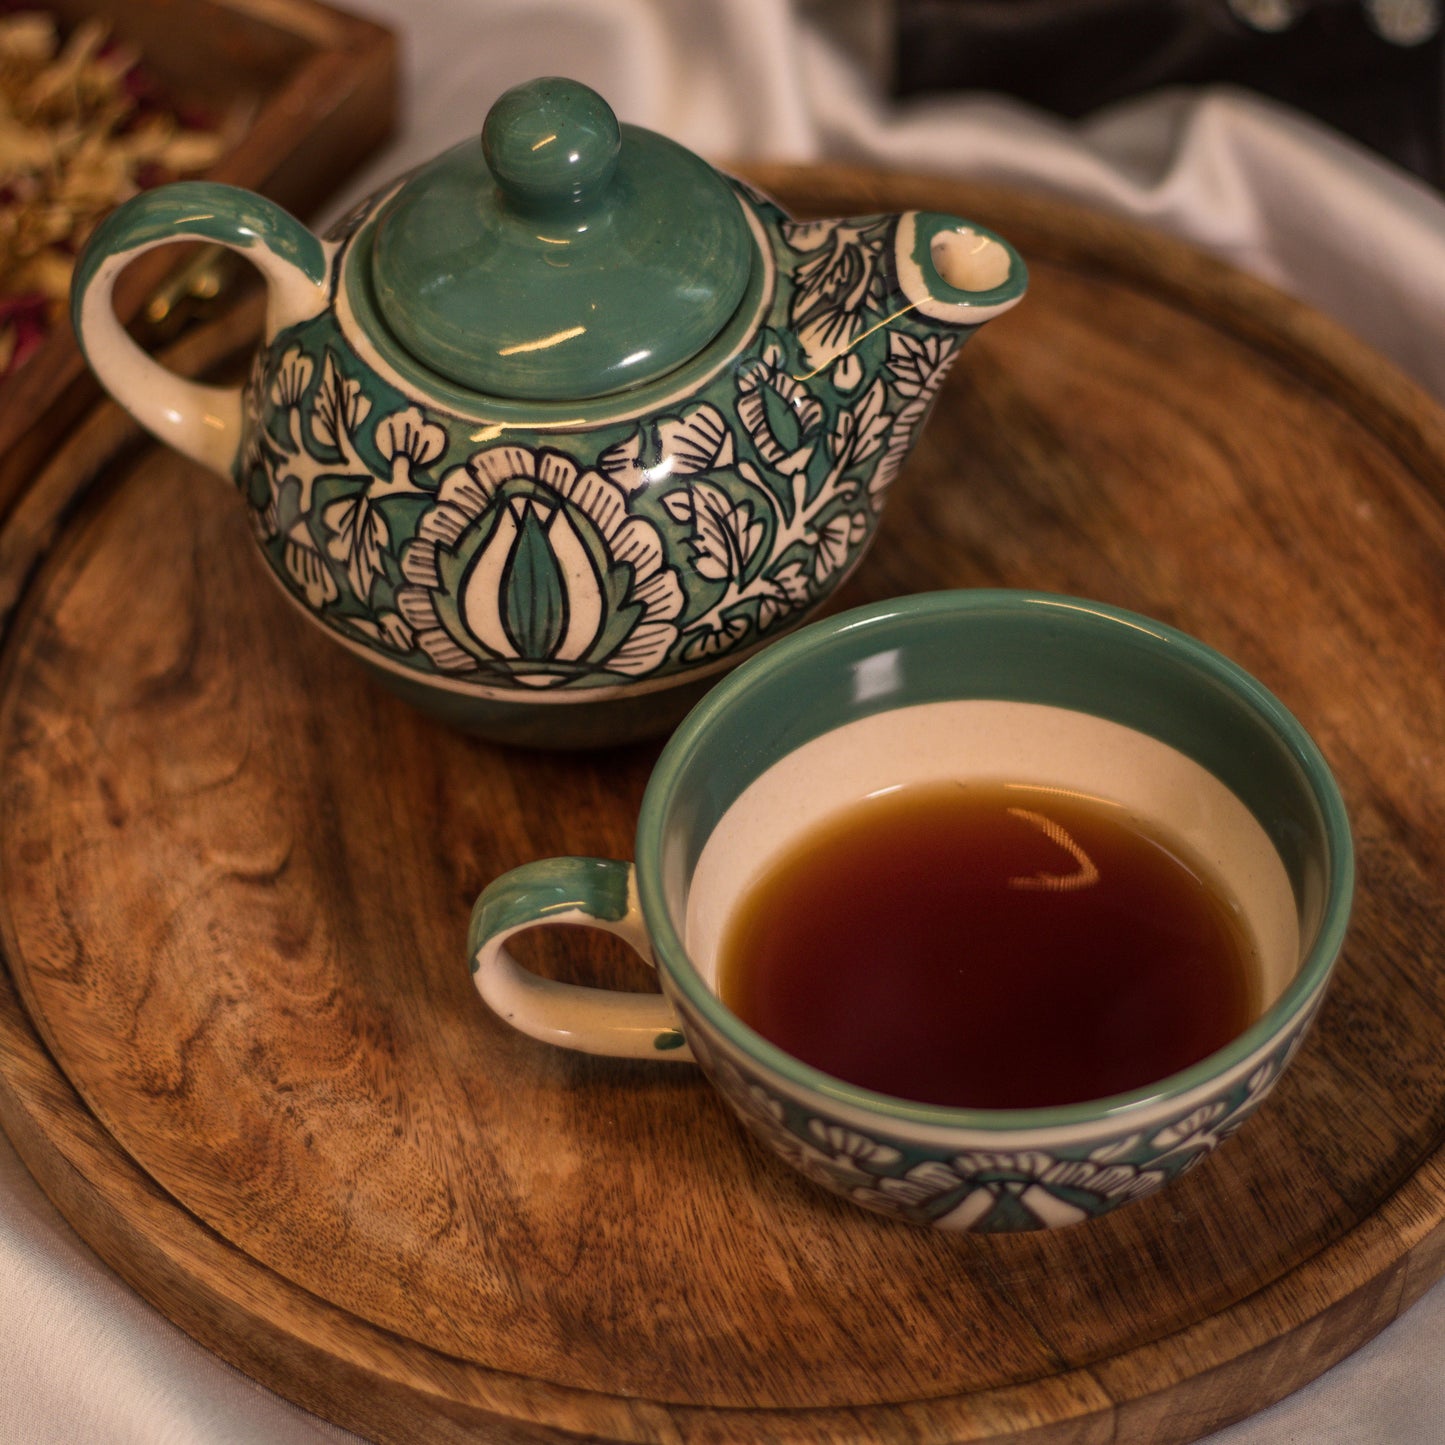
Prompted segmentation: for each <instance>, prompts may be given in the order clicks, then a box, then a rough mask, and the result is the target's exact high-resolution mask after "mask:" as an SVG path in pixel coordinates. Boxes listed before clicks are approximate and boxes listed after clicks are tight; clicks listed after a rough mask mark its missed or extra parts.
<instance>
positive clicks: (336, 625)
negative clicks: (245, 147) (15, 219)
mask: <svg viewBox="0 0 1445 1445" xmlns="http://www.w3.org/2000/svg"><path fill="white" fill-rule="evenodd" d="M178 240H199V241H209V242H219V243H221V244H222V245H225V246H228V247H231V248H233V249H235V250H237V251H240V252H242V253H243V254H244V255H245V256H246V257H247V258H248V259H249V260H250V261H252V262H253V263H254V264H255V265H256V266H257V268H258V269H259V270H260V271H261V272H262V274H263V275H264V277H265V279H266V282H267V284H268V288H269V304H268V311H267V328H266V337H265V340H264V344H263V345H262V347H261V348H260V350H259V352H258V354H257V356H256V359H255V363H254V366H253V368H252V371H251V375H250V379H249V381H248V382H247V383H246V385H245V386H244V387H239V388H232V387H215V386H207V385H202V384H200V383H197V382H193V381H188V380H184V379H182V378H181V377H178V376H176V375H175V374H174V373H172V372H169V371H167V370H166V369H164V368H163V367H162V366H161V365H160V364H159V363H157V362H156V361H154V360H152V359H150V358H149V357H148V356H146V355H145V354H144V353H143V352H142V351H141V350H140V349H139V348H138V347H137V346H136V345H135V343H134V342H133V341H132V340H131V339H130V338H129V337H128V336H127V334H126V332H125V331H124V329H123V328H122V327H121V326H120V324H119V323H118V321H117V319H116V316H115V312H114V308H113V306H112V302H111V291H112V287H113V285H114V283H115V280H116V277H117V276H118V274H119V273H120V272H121V270H122V269H123V268H124V267H125V265H126V264H127V263H128V262H129V261H131V260H132V259H133V258H134V257H136V256H138V255H139V254H140V253H141V252H143V251H145V250H147V249H148V248H150V247H152V246H156V245H159V244H162V243H165V242H171V241H178ZM1025 284H1026V275H1025V269H1024V265H1023V263H1022V261H1021V260H1020V259H1019V257H1018V255H1017V254H1016V253H1015V252H1014V251H1013V249H1012V248H1011V247H1010V246H1009V245H1008V244H1007V243H1006V242H1004V241H1002V240H1001V239H1000V238H999V237H997V236H995V235H993V234H991V233H990V232H988V231H986V230H984V229H983V228H982V227H979V226H976V225H973V224H971V223H969V222H967V221H964V220H960V219H959V218H957V217H954V216H945V215H938V214H933V213H927V212H909V213H906V214H903V215H891V216H867V217H859V218H854V219H850V220H832V221H793V220H790V219H789V218H788V217H787V216H786V215H785V214H784V213H783V212H782V211H780V210H779V209H778V208H777V207H776V206H775V205H774V204H772V203H771V202H770V201H768V200H767V199H766V198H765V197H763V196H761V195H758V194H757V193H756V192H754V191H753V190H751V189H750V188H749V187H747V186H746V185H743V184H741V183H740V182H738V181H736V180H733V179H730V178H728V177H726V176H724V175H721V174H720V173H718V172H717V171H715V170H713V169H712V168H711V167H710V166H708V165H707V164H706V163H705V162H703V161H702V160H700V159H699V158H698V157H696V156H694V155H693V154H692V153H691V152H689V151H686V150H684V149H683V148H681V147H680V146H678V145H676V144H675V143H673V142H672V141H669V140H667V139H665V138H664V137H662V136H660V135H657V134H655V133H653V132H651V131H647V130H642V129H639V128H636V127H633V126H627V125H621V126H620V125H619V124H618V123H617V120H616V118H615V117H614V115H613V113H612V111H611V110H610V109H609V108H608V107H607V105H606V103H605V102H604V101H603V100H602V99H601V98H600V97H599V96H597V95H596V94H595V93H594V92H592V91H590V90H588V89H587V88H586V87H584V86H581V85H578V84H576V83H573V82H571V81H567V80H560V79H542V80H536V81H532V82H529V83H528V84H525V85H521V86H518V87H517V88H515V89H514V90H511V91H509V92H507V93H506V94H505V95H504V96H503V97H502V98H501V99H500V100H499V101H497V103H496V104H495V106H494V107H493V108H492V110H491V112H490V113H489V114H488V116H487V119H486V124H485V126H484V128H483V131H482V136H481V143H480V144H478V143H477V141H476V140H475V139H473V140H470V141H467V142H464V143H463V144H461V145H458V146H455V147H454V148H452V149H451V150H448V151H446V152H445V153H444V154H442V155H441V156H439V157H438V158H437V159H436V160H434V161H432V162H430V163H428V164H426V165H423V166H421V167H420V168H418V169H417V170H415V171H413V172H412V173H411V174H410V175H408V176H405V177H403V178H401V179H400V180H399V181H397V182H395V183H393V184H392V185H390V186H389V187H386V188H384V189H383V190H381V191H380V192H378V193H377V194H376V195H375V196H373V197H371V198H370V199H368V200H367V201H366V202H364V203H363V204H362V205H360V206H358V207H357V208H356V209H355V210H354V211H353V212H352V213H351V214H350V215H348V216H347V217H346V218H345V219H344V220H343V221H341V222H340V223H339V224H338V225H337V226H336V227H335V228H334V229H333V230H332V231H331V232H330V233H328V235H327V236H326V237H325V238H324V239H320V238H318V237H316V236H315V235H313V234H312V233H311V232H310V231H308V230H307V229H306V228H305V227H304V226H302V225H301V224H300V223H299V222H298V221H296V220H295V219H294V218H293V217H292V216H290V215H289V214H288V213H287V212H285V211H283V210H281V209H280V208H279V207H277V206H275V205H274V204H272V203H271V202H269V201H267V200H265V199H264V198H263V197H260V196H256V195H252V194H250V193H249V192H246V191H242V190H238V189H236V188H234V187H229V186H224V185H218V184H212V183H207V182H182V183H178V184H175V185H169V186H164V187H160V188H158V189H156V190H153V191H148V192H144V193H142V194H140V195H138V196H136V197H135V198H133V199H132V200H130V201H128V202H127V203H126V204H125V205H123V206H121V207H120V208H119V209H118V210H116V211H115V212H114V213H113V214H112V215H111V216H110V217H109V218H108V219H107V220H106V221H105V222H104V223H103V224H102V225H101V226H100V227H99V228H98V229H97V231H96V233H95V235H94V237H93V239H92V240H91V242H90V244H89V246H88V247H87V248H86V251H85V253H84V254H83V256H82V257H81V259H80V262H79V265H78V267H77V270H76V280H75V286H74V291H73V297H72V314H73V317H74V322H75V330H76V334H77V335H78V337H79V339H80V344H81V347H82V348H83V350H84V352H85V355H86V358H87V359H88V361H89V363H90V365H91V367H92V368H93V369H94V371H95V373H96V375H97V376H98V377H99V378H100V380H101V382H102V383H103V384H104V385H105V387H106V388H107V389H108V390H109V391H110V392H111V394H112V395H113V396H114V397H115V398H116V400H117V401H119V402H120V403H121V404H122V405H123V406H125V407H126V408H127V409H128V410H129V411H130V412H131V413H132V414H133V415H134V416H135V417H136V418H137V419H138V420H139V421H140V422H141V423H142V424H143V425H145V426H146V427H147V428H148V429H149V430H150V431H151V432H153V433H154V434H155V435H156V436H157V437H159V438H160V439H162V440H163V441H165V442H167V443H169V444H170V445H171V446H173V447H175V448H176V449H177V450H179V451H181V452H183V453H184V454H185V455H186V456H188V457H191V458H193V459H194V460H195V461H197V462H200V463H202V464H203V465H205V466H207V467H209V468H212V469H213V470H215V471H217V472H220V473H221V474H222V475H224V476H226V477H229V478H232V479H234V481H235V484H236V485H237V487H238V488H239V489H240V492H241V495H242V497H243V499H244V501H245V504H246V506H247V507H248V508H249V511H250V515H251V519H252V521H253V523H254V528H255V533H256V536H257V538H258V540H259V542H260V545H261V548H262V551H263V552H264V553H265V556H266V559H267V561H268V562H269V563H270V567H271V570H272V572H273V573H274V575H275V577H276V578H277V580H278V581H279V582H280V583H281V585H282V587H283V588H284V589H285V590H286V592H287V594H288V595H289V596H290V597H291V598H292V599H293V600H294V601H295V602H296V603H297V604H298V605H299V606H300V607H301V608H302V609H303V610H304V611H305V612H306V613H307V614H308V615H309V616H310V617H311V618H312V619H313V620H315V621H316V622H318V623H320V624H321V626H323V627H324V628H325V629H326V630H327V632H328V633H329V634H330V635H331V636H332V637H333V638H335V639H336V640H338V641H339V642H341V643H342V644H344V645H345V646H346V647H347V648H348V649H350V650H351V651H352V652H353V653H354V654H356V655H357V656H358V657H360V658H361V659H363V660H364V661H365V662H366V663H367V664H369V665H370V666H371V667H372V668H373V669H374V670H375V671H376V672H378V673H379V674H380V675H381V677H382V678H383V679H384V680H386V681H387V682H388V683H389V684H391V685H392V686H393V687H395V688H397V689H398V690H399V691H401V692H402V693H403V695H405V696H407V697H408V698H410V699H411V700H412V701H414V702H417V703H419V704H421V705H423V706H426V707H428V708H430V709H431V710H432V711H434V712H437V713H439V714H440V715H442V716H444V717H446V718H447V719H449V720H451V721H453V722H456V723H459V724H461V725H463V726H466V727H469V728H472V729H474V730H475V731H477V732H480V733H482V734H483V735H485V736H489V737H493V738H496V739H500V740H503V741H510V742H519V743H527V744H539V745H561V746H579V745H591V744H602V743H612V742H618V741H622V740H625V739H627V738H631V737H637V736H643V735H646V734H648V733H652V732H658V731H661V730H663V729H664V728H666V727H668V726H669V725H671V723H673V722H675V721H676V720H677V718H678V717H680V716H681V713H682V711H683V710H684V709H685V708H686V706H688V705H690V703H691V702H692V701H693V700H694V699H695V697H696V696H698V695H699V694H700V693H701V691H702V690H704V689H705V688H706V687H707V686H708V685H709V684H710V683H711V682H712V681H714V680H715V679H716V677H717V675H718V674H719V673H720V672H721V671H722V670H723V669H724V668H726V667H728V666H730V665H731V664H733V663H735V662H737V661H739V660H741V658H742V657H743V656H744V655H745V654H747V653H748V652H750V651H752V650H753V649H755V648H756V647H757V646H759V645H760V644H763V643H765V642H767V641H769V640H770V639H771V638H773V637H775V636H777V635H779V634H780V633H782V632H784V631H785V630H787V629H789V628H791V627H793V626H794V625H796V624H797V623H799V622H801V621H802V620H803V619H804V618H806V617H807V616H809V615H810V614H811V613H812V612H813V611H814V610H815V609H816V608H817V607H818V606H819V604H820V603H821V602H823V600H824V599H825V598H826V597H827V596H828V595H829V594H830V593H831V592H832V591H833V590H834V588H836V586H837V585H838V583H839V582H840V581H841V580H842V579H843V578H844V577H845V576H846V575H847V574H848V572H849V570H850V569H851V568H852V567H853V565H854V564H855V563H856V562H857V561H858V559H859V558H860V557H861V555H862V553H863V551H864V550H865V548H866V547H867V545H868V543H869V541H870V540H871V538H872V535H873V532H874V529H875V527H876V524H877V518H878V514H879V512H880V510H881V508H882V505H883V501H884V498H885V497H886V495H887V492H888V488H889V484H890V483H891V482H892V481H893V479H894V477H895V475H896V474H897V472H898V470H899V467H900V466H901V465H902V462H903V460H904V458H905V456H906V455H907V453H908V451H909V448H910V447H911V446H912V444H913V441H914V439H915V437H916V436H917V434H918V430H919V427H920V425H921V424H922V422H923V420H924V418H925V417H926V415H927V412H928V409H929V405H930V403H931V402H932V400H933V398H934V396H935V394H936V392H937V389H938V386H939V383H940V381H941V380H942V378H943V375H944V372H945V371H946V370H947V368H948V366H949V364H950V363H951V362H952V360H953V358H954V356H955V354H956V353H957V351H958V348H959V346H960V344H961V343H962V342H963V340H964V339H965V338H966V337H967V336H969V335H970V334H971V333H972V331H973V330H974V329H975V328H976V327H977V326H979V325H980V324H981V323H983V322H984V321H987V320H989V319H990V318H992V317H994V316H997V315H999V314H1000V313H1001V312H1003V311H1006V310H1008V309H1009V308H1010V307H1011V306H1013V305H1014V304H1015V303H1016V302H1017V301H1018V300H1019V298H1020V297H1021V296H1022V294H1023V291H1024V287H1025Z"/></svg>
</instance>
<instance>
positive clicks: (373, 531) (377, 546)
mask: <svg viewBox="0 0 1445 1445" xmlns="http://www.w3.org/2000/svg"><path fill="white" fill-rule="evenodd" d="M321 520H322V523H323V524H324V525H325V527H326V529H327V531H328V532H330V533H331V534H332V535H331V537H330V540H329V541H328V542H327V544H326V550H327V552H328V553H329V554H330V555H331V556H332V557H334V558H335V559H336V560H337V561H338V562H345V563H346V579H347V581H348V582H350V583H351V590H352V591H353V592H354V593H355V594H356V596H357V597H358V598H359V599H360V600H361V601H362V602H368V603H369V602H370V601H371V589H372V587H373V586H374V585H375V582H376V579H377V577H378V576H379V575H380V574H381V555H382V551H383V549H384V548H385V546H386V544H387V542H388V541H389V540H390V534H389V533H388V531H387V527H386V521H385V519H384V518H383V517H382V516H381V514H380V512H378V511H377V509H376V508H375V507H373V506H372V505H371V503H370V502H368V501H367V500H366V496H365V494H364V493H362V494H360V495H358V496H355V497H348V498H345V499H344V500H342V501H339V502H332V503H330V504H329V505H328V506H327V507H326V508H325V510H324V511H323V512H322V514H321Z"/></svg>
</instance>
